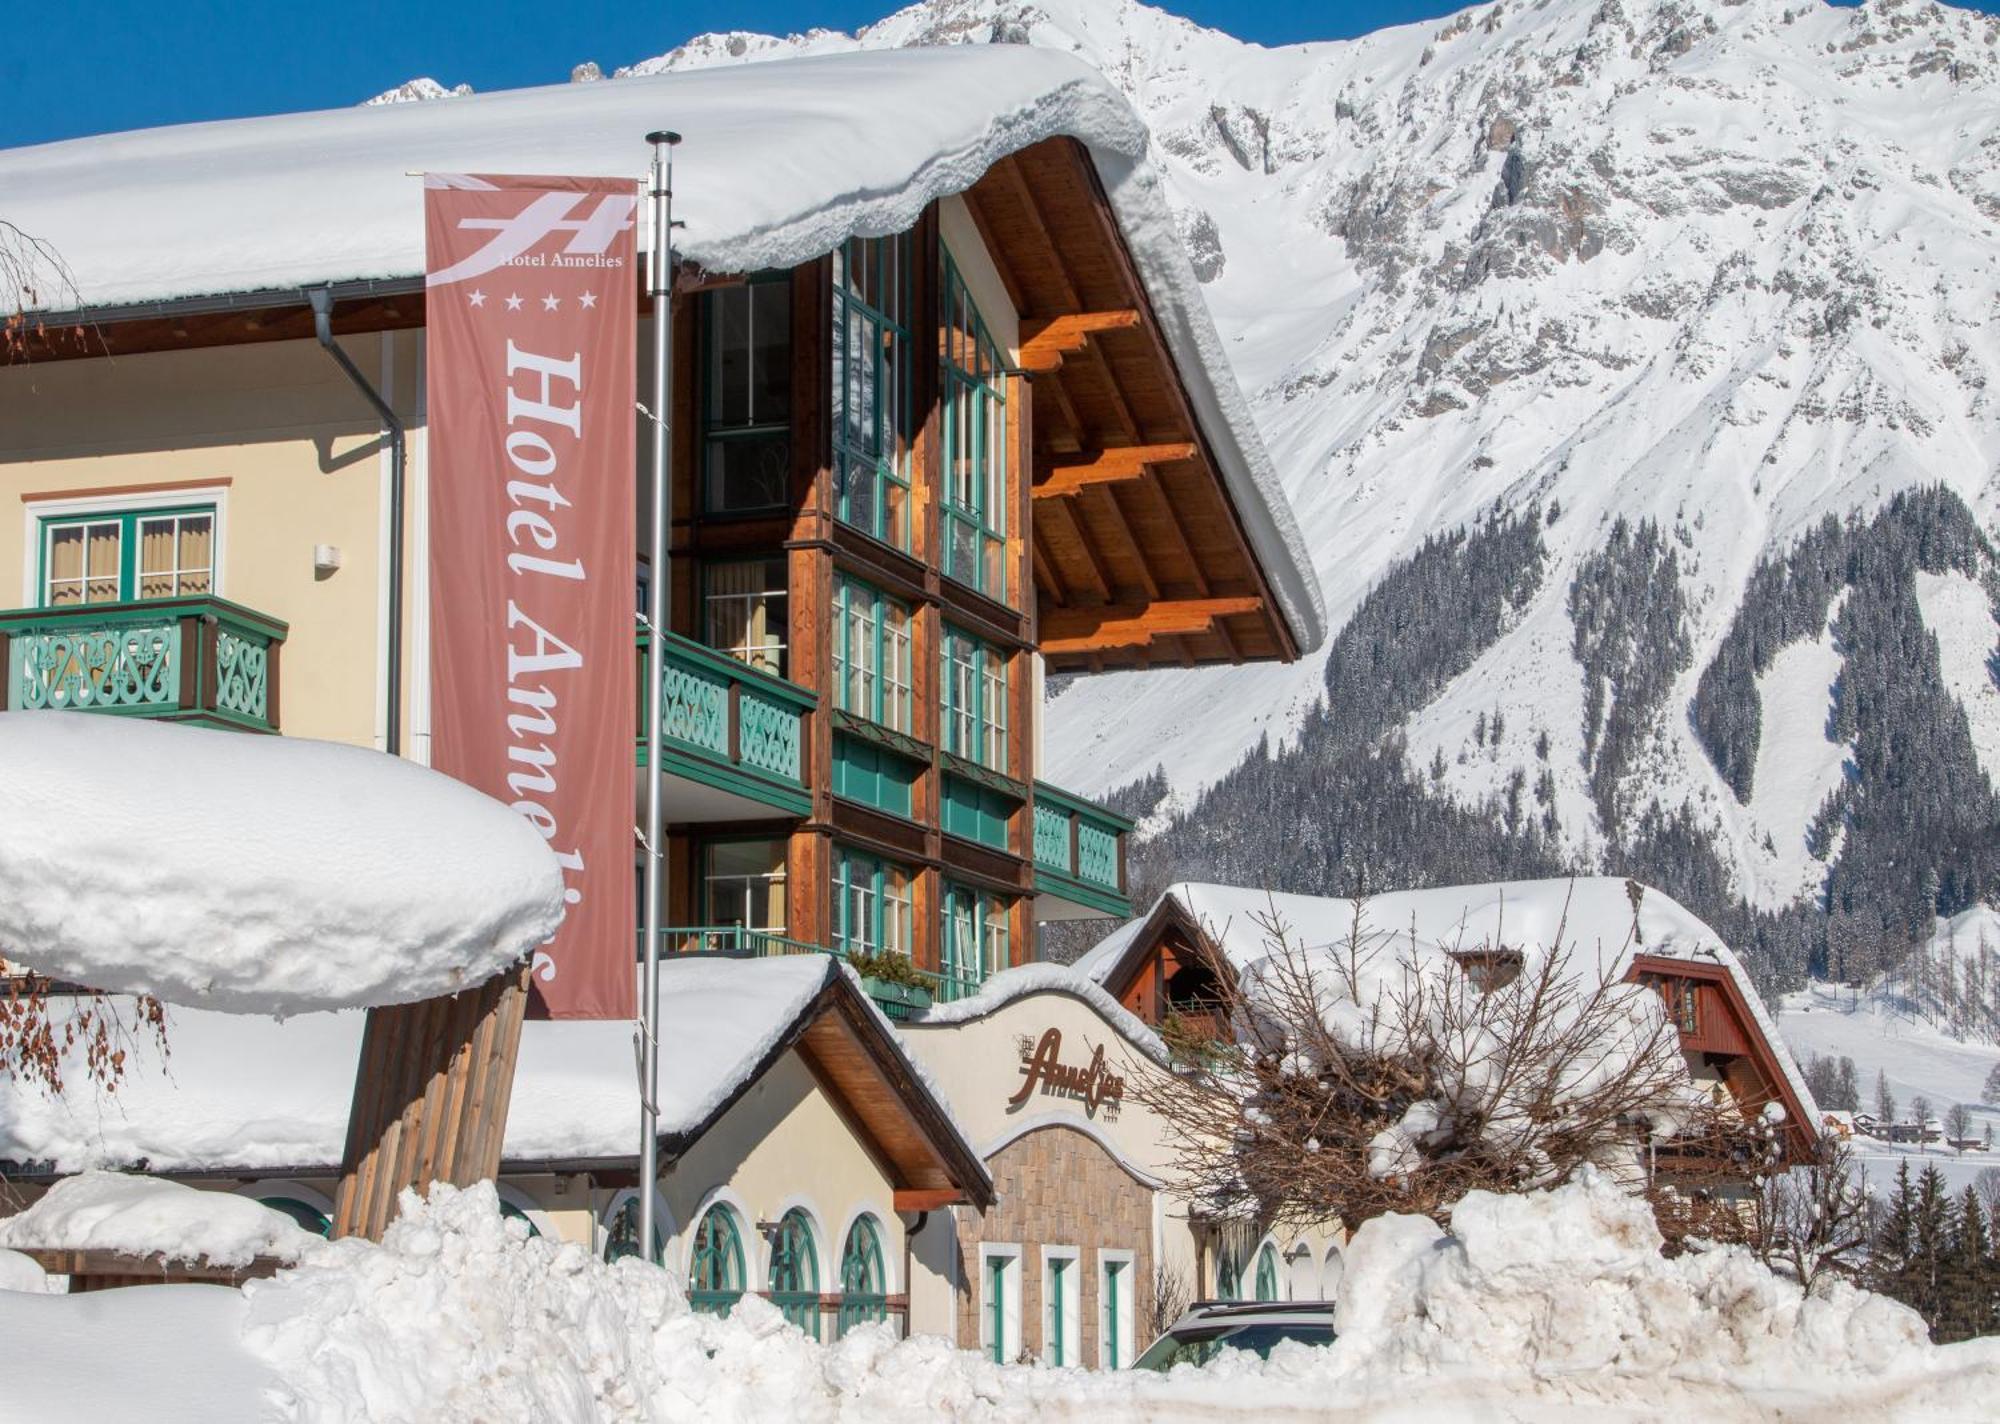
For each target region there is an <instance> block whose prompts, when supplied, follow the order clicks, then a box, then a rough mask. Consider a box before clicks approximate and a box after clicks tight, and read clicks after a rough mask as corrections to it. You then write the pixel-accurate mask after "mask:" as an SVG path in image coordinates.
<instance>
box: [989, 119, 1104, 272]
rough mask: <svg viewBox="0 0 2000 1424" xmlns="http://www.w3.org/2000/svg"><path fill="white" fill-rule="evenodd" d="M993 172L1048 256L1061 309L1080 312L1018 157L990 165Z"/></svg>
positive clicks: (1059, 249)
mask: <svg viewBox="0 0 2000 1424" xmlns="http://www.w3.org/2000/svg"><path fill="white" fill-rule="evenodd" d="M993 171H994V172H997V173H998V174H999V175H1000V179H1001V181H1002V182H1004V183H1005V184H1007V186H1008V187H1009V188H1011V189H1012V190H1013V193H1014V200H1015V201H1016V202H1017V203H1019V204H1020V205H1021V211H1022V213H1023V214H1024V215H1025V216H1026V217H1027V219H1028V226H1029V227H1030V228H1032V229H1033V230H1034V232H1035V234H1036V236H1038V237H1040V238H1041V240H1042V247H1043V248H1044V250H1046V251H1047V253H1048V257H1049V275H1050V276H1052V277H1054V278H1055V280H1056V286H1057V287H1058V288H1059V291H1058V293H1057V296H1058V297H1059V298H1060V300H1061V302H1062V306H1063V310H1065V311H1080V310H1082V308H1083V299H1082V298H1081V297H1079V296H1077V294H1076V283H1074V282H1072V281H1071V280H1070V276H1069V269H1068V268H1067V267H1065V266H1064V265H1063V260H1062V247H1061V246H1060V245H1059V244H1058V243H1057V242H1056V240H1055V239H1054V238H1053V237H1051V236H1050V235H1049V224H1048V220H1047V219H1046V218H1044V217H1043V216H1042V205H1041V204H1040V203H1038V202H1036V201H1035V190H1034V189H1033V188H1032V187H1031V186H1030V185H1029V183H1028V177H1027V175H1026V174H1025V173H1023V172H1022V171H1021V159H1020V155H1018V154H1009V155H1008V156H1007V158H1006V159H1005V160H1004V161H1003V162H1001V163H998V164H996V165H994V169H993Z"/></svg>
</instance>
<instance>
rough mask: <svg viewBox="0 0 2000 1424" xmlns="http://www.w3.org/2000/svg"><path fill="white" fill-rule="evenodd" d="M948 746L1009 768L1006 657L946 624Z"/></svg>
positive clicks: (972, 758)
mask: <svg viewBox="0 0 2000 1424" xmlns="http://www.w3.org/2000/svg"><path fill="white" fill-rule="evenodd" d="M942 661H943V668H942V672H943V678H942V682H943V700H944V749H945V750H946V751H948V752H952V753H954V754H956V755H958V756H962V757H964V758H965V759H966V760H967V761H976V762H978V763H979V764H980V765H981V766H985V767H990V768H992V769H993V770H994V771H1005V770H1006V769H1007V659H1006V658H1005V657H1004V656H1003V655H1002V654H1001V653H1000V651H999V650H998V649H997V648H992V647H988V646H987V645H986V644H985V643H982V642H980V641H979V639H977V638H975V637H973V636H972V635H971V634H969V633H961V632H960V631H958V629H956V628H952V627H947V628H946V629H945V630H944V643H943V648H942Z"/></svg>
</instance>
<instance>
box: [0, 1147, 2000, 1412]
mask: <svg viewBox="0 0 2000 1424" xmlns="http://www.w3.org/2000/svg"><path fill="white" fill-rule="evenodd" d="M1659 1245H1660V1239H1659V1234H1658V1232H1657V1230H1656V1229H1655V1228H1654V1226H1653V1222H1652V1218H1651V1215H1650V1212H1649V1210H1648V1209H1647V1207H1646V1206H1645V1204H1644V1203H1643V1202H1640V1201H1637V1200H1635V1199H1633V1198H1630V1197H1627V1196H1626V1195H1624V1194H1623V1193H1621V1192H1619V1191H1618V1190H1616V1189H1615V1188H1614V1187H1612V1186H1611V1185H1610V1183H1609V1182H1608V1181H1607V1180H1606V1179H1604V1178H1602V1177H1597V1176H1591V1177H1589V1178H1587V1179H1586V1180H1583V1181H1579V1182H1577V1183H1574V1184H1572V1185H1570V1186H1566V1187H1562V1188H1560V1189H1557V1190H1555V1191H1549V1192H1540V1193H1532V1194H1527V1195H1521V1196H1491V1195H1487V1194H1484V1193H1475V1194H1474V1195H1472V1196H1470V1197H1468V1198H1466V1200H1465V1201H1464V1202H1463V1203H1462V1204H1461V1205H1460V1206H1459V1207H1458V1208H1457V1210H1456V1212H1455V1213H1454V1214H1453V1217H1452V1230H1451V1232H1450V1233H1445V1232H1442V1231H1440V1230H1439V1229H1438V1228H1437V1226H1436V1225H1435V1224H1434V1223H1432V1222H1430V1221H1428V1220H1425V1219H1422V1218H1413V1217H1382V1218H1377V1219H1376V1220H1374V1221H1371V1222H1370V1223H1368V1224H1367V1225H1366V1226H1364V1227H1363V1228H1362V1229H1361V1231H1360V1232H1358V1233H1357V1234H1356V1236H1355V1238H1354V1240H1353V1242H1352V1243H1351V1244H1350V1247H1349V1250H1348V1269H1347V1276H1346V1279H1345V1281H1344V1283H1343V1285H1342V1288H1341V1295H1340V1298H1339V1301H1338V1302H1337V1324H1338V1329H1339V1332H1340V1337H1339V1339H1338V1340H1337V1342H1336V1343H1335V1344H1334V1345H1332V1346H1331V1347H1329V1348H1326V1349H1321V1350H1309V1349H1305V1348H1303V1347H1293V1346H1285V1347H1280V1348H1279V1349H1278V1350H1277V1351H1276V1352H1274V1354H1273V1356H1272V1358H1271V1359H1270V1360H1269V1361H1268V1362H1262V1361H1258V1360H1256V1359H1254V1358H1252V1357H1248V1356H1241V1355H1233V1354H1232V1355H1225V1356H1224V1357H1223V1358H1222V1359H1221V1360H1220V1361H1218V1362H1216V1363H1214V1364H1212V1365H1210V1366H1209V1367H1207V1368H1206V1369H1204V1370H1201V1371H1193V1370H1189V1369H1185V1368H1184V1369H1182V1370H1180V1371H1177V1372H1176V1373H1175V1374H1174V1375H1172V1376H1170V1377H1167V1378H1161V1377H1159V1376H1153V1375H1138V1374H1134V1373H1130V1372H1125V1373H1093V1372H1088V1371H1084V1370H1080V1369H1047V1368H1041V1367H1010V1368H1002V1367H999V1366H996V1365H994V1364H992V1363H991V1362H989V1361H987V1360H985V1359H982V1358H981V1357H979V1356H977V1355H975V1354H972V1353H969V1352H965V1351H959V1350H954V1349H952V1348H951V1347H950V1346H948V1345H946V1344H945V1343H944V1342H943V1341H941V1340H936V1339H917V1340H910V1341H902V1342H898V1341H895V1340H893V1339H892V1338H891V1337H890V1335H889V1333H888V1331H887V1329H886V1328H884V1327H878V1326H869V1327H864V1328H861V1329H858V1330H856V1331H854V1332H853V1333H851V1334H850V1335H848V1336H847V1337H846V1338H845V1339H843V1340H841V1341H840V1342H838V1343H837V1344H834V1345H830V1346H821V1345H817V1344H815V1343H813V1342H811V1341H809V1340H807V1339H806V1338H805V1336H803V1335H802V1334H800V1333H799V1332H798V1331H797V1330H794V1329H793V1328H791V1327H790V1326H788V1325H786V1324H785V1323H784V1321H783V1319H782V1317H781V1316H780V1315H779V1313H778V1312H777V1311H776V1310H775V1309H774V1308H773V1307H771V1306H770V1305H768V1304H767V1303H766V1302H763V1301H761V1300H756V1299H754V1298H753V1299H749V1300H746V1301H744V1302H742V1303H741V1304H739V1305H738V1306H737V1307H736V1309H735V1312H734V1313H733V1314H732V1315H731V1316H730V1317H729V1318H728V1319H718V1318H716V1317H714V1316H709V1315H699V1314H695V1313H693V1312H691V1311H690V1310H689V1309H688V1307H687V1305H686V1303H685V1300H684V1297H683V1294H682V1291H681V1288H680V1286H679V1285H678V1283H677V1282H676V1280H675V1279H674V1277H673V1276H671V1275H670V1274H669V1273H667V1272H664V1271H659V1270H655V1269H653V1268H651V1267H648V1266H646V1265H644V1264H642V1263H640V1262H637V1261H631V1260H626V1261H620V1262H618V1263H616V1264H613V1265H606V1264H604V1263H603V1262H600V1261H598V1260H596V1259H595V1258H594V1257H592V1256H591V1255H590V1254H589V1253H587V1252H586V1251H585V1250H584V1249H583V1248H582V1247H581V1246H578V1245H576V1244H574V1243H561V1242H555V1241H550V1240H547V1239H544V1238H540V1237H535V1238H529V1237H527V1235H526V1228H525V1227H523V1226H522V1225H520V1224H519V1223H518V1222H509V1221H506V1220H504V1219H503V1218H502V1217H501V1216H500V1215H499V1211H498V1203H497V1201H496V1199H495V1197H494V1194H493V1191H492V1188H491V1187H490V1186H481V1187H475V1188H470V1189H468V1190H465V1191H454V1190H452V1189H450V1188H444V1187H441V1188H438V1189H437V1191H436V1193H435V1195H434V1196H433V1198H432V1199H431V1201H430V1202H428V1203H423V1202H418V1201H416V1200H415V1199H414V1198H412V1199H408V1200H406V1202H405V1204H404V1215H403V1216H402V1218H401V1219H400V1220H399V1221H398V1222H397V1223H396V1224H395V1225H394V1226H392V1227H391V1228H390V1230H389V1233H388V1235H387V1238H386V1239H385V1240H384V1241H383V1243H382V1244H381V1245H379V1246H377V1245H374V1244H371V1243H368V1242H365V1241H357V1240H349V1241H341V1242H333V1243H325V1242H314V1243H312V1244H310V1245H309V1246H308V1248H307V1251H306V1255H305V1259H304V1261H303V1263H302V1264H301V1265H300V1266H299V1267H297V1268H296V1269H293V1270H288V1271H284V1272H281V1273H280V1274H279V1275H278V1276H277V1277H275V1278H274V1279H272V1280H269V1281H263V1282H254V1283H252V1284H251V1285H250V1286H248V1287H246V1289H245V1292H244V1294H243V1295H242V1296H237V1297H235V1298H236V1299H237V1300H238V1301H242V1300H243V1299H244V1297H245V1296H247V1304H245V1305H243V1307H242V1308H241V1309H238V1310H236V1311H234V1312H230V1313H224V1312H214V1313H212V1314H211V1315H210V1316H208V1317H206V1319H207V1320H208V1321H210V1322H214V1323H211V1324H209V1325H208V1327H207V1328H208V1331H209V1334H208V1337H207V1338H205V1339H203V1340H201V1341H199V1342H198V1344H199V1345H200V1348H201V1350H202V1351H204V1352H207V1353H209V1354H212V1355H213V1357H214V1359H215V1361H216V1363H217V1364H218V1366H226V1367H227V1369H226V1370H224V1371H223V1377H225V1378H240V1379H244V1380H253V1381H254V1380H256V1379H257V1378H259V1376H260V1373H261V1372H262V1371H268V1372H270V1373H269V1377H270V1378H271V1379H273V1380H275V1381H277V1383H275V1384H273V1385H270V1386H267V1388H268V1390H269V1394H268V1396H267V1398H268V1401H269V1402H270V1403H271V1404H273V1405H275V1406H276V1408H277V1410H278V1412H279V1414H280V1415H281V1417H285V1418H290V1419H295V1420H310V1421H334V1420H343V1421H344V1420H363V1419H407V1418H423V1419H430V1420H438V1421H456V1420H475V1419H476V1420H481V1421H494V1422H495V1424H498V1421H512V1420H520V1421H528V1420H534V1421H557V1422H558V1424H562V1421H584V1420H680V1419H688V1420H693V1419H702V1420H712V1421H725V1424H726V1421H733V1420H762V1419H787V1420H792V1421H795V1424H818V1421H836V1420H838V1421H847V1420H855V1421H859V1420H870V1421H876V1420H891V1421H895V1420H910V1421H919V1420H923V1421H928V1420H932V1419H937V1418H956V1419H972V1420H1029V1419H1044V1418H1064V1417H1067V1418H1080V1417H1084V1416H1085V1415H1086V1414H1087V1415H1088V1416H1089V1417H1090V1418H1092V1419H1093V1420H1096V1421H1108V1420H1122V1419H1135V1420H1136V1419H1151V1420H1158V1419H1190V1420H1192V1419H1197V1418H1206V1419H1248V1418H1259V1419H1267V1418H1272V1417H1281V1418H1282V1417H1298V1418H1316V1419H1325V1418H1329V1417H1339V1418H1348V1419H1387V1418H1408V1419H1415V1418H1426V1417H1428V1418H1435V1417H1437V1416H1438V1414H1439V1413H1440V1412H1447V1413H1463V1414H1469V1415H1474V1416H1476V1417H1479V1418H1482V1419H1490V1420H1514V1419H1538V1420H1539V1419H1551V1418H1578V1419H1584V1418H1588V1419H1591V1420H1593V1421H1602V1420H1606V1419H1610V1420H1620V1419H1630V1420H1637V1419H1653V1418H1658V1417H1661V1416H1662V1415H1666V1414H1692V1413H1696V1412H1699V1413H1700V1415H1701V1416H1702V1417H1705V1418H1706V1419H1709V1420H1711V1421H1715V1424H1729V1421H1735V1420H1746V1421H1747V1420H1753V1419H1766V1418H1769V1417H1771V1415H1772V1414H1773V1413H1775V1412H1778V1411H1780V1410H1786V1411H1790V1412H1791V1413H1792V1415H1793V1416H1794V1417H1820V1416H1821V1415H1822V1414H1825V1415H1828V1416H1830V1415H1832V1414H1834V1413H1836V1412H1837V1413H1839V1414H1841V1415H1842V1416H1843V1417H1849V1418H1858V1417H1867V1418H1871V1419H1907V1420H1917V1419H1923V1420H1950V1419H1964V1420H1972V1419H1980V1418H1985V1417H1987V1405H1988V1404H1989V1403H1990V1398H1989V1396H1990V1388H1991V1380H1992V1379H1993V1377H1994V1375H1993V1372H1994V1371H1995V1370H1996V1369H2000V1343H1996V1342H1992V1341H1985V1342H1974V1343H1972V1344H1967V1345H1954V1346H1948V1347H1943V1348H1938V1347H1933V1346H1931V1345H1930V1344H1929V1343H1928V1342H1927V1341H1926V1340H1925V1338H1924V1331H1923V1325H1922V1323H1921V1321H1920V1320H1919V1319H1918V1318H1917V1316H1916V1315H1914V1314H1913V1313H1912V1312H1911V1311H1909V1310H1907V1309H1905V1308H1904V1307H1903V1306H1901V1305H1898V1304H1895V1303H1894V1302H1891V1301H1888V1300H1885V1299H1883V1298H1881V1297H1878V1296H1873V1295H1869V1294H1866V1293H1864V1292H1861V1291H1857V1290H1854V1289H1851V1288H1849V1287H1847V1286H1845V1285H1836V1286H1835V1287H1833V1288H1832V1289H1831V1290H1830V1291H1827V1292H1826V1293H1824V1294H1823V1295H1819V1296H1813V1297H1808V1296H1807V1295H1805V1294H1804V1292H1802V1291H1801V1290H1800V1289H1799V1288H1798V1287H1797V1286H1795V1285H1792V1284H1791V1283H1789V1282H1787V1281H1784V1280H1782V1279H1779V1278H1778V1277H1775V1276H1773V1275H1772V1274H1771V1273H1770V1272H1769V1271H1767V1270H1766V1269H1764V1268H1763V1267H1762V1266H1761V1265H1759V1264H1758V1263H1757V1262H1756V1261H1755V1260H1754V1259H1752V1258H1751V1257H1750V1256H1748V1255H1747V1254H1745V1253H1743V1252H1741V1251H1739V1250H1735V1249H1733V1248H1731V1249H1723V1250H1717V1251H1712V1252H1707V1253H1702V1254H1697V1255H1691V1256H1684V1257H1682V1258H1680V1259H1678V1260H1674V1261H1668V1260H1666V1259H1664V1258H1662V1257H1661V1255H1660V1254H1659ZM121 1294H123V1295H126V1296H128V1297H129V1301H130V1304H131V1305H132V1306H133V1307H135V1308H136V1307H138V1306H140V1305H141V1304H143V1303H144V1302H145V1301H147V1300H157V1301H158V1303H159V1305H160V1308H161V1311H162V1313H163V1314H164V1313H165V1312H168V1311H173V1310H177V1309H178V1307H179V1305H180V1301H179V1299H178V1298H177V1297H176V1296H175V1294H174V1292H172V1291H162V1290H151V1291H145V1292H129V1293H121ZM66 1304H67V1302H64V1301H62V1300H60V1299H56V1298H50V1299H42V1298H37V1297H28V1296H14V1297H7V1296H4V1295H0V1328H4V1329H5V1330H6V1332H7V1336H8V1339H9V1341H10V1343H12V1344H14V1345H16V1346H17V1348H16V1350H15V1351H14V1362H13V1363H10V1370H14V1369H18V1370H20V1371H21V1372H22V1374H21V1377H20V1378H19V1379H18V1380H16V1381H14V1382H13V1384H14V1387H18V1388H19V1389H20V1390H21V1391H22V1392H23V1394H22V1397H25V1398H31V1399H32V1398H40V1397H43V1394H44V1393H46V1390H47V1387H48V1383H49V1381H50V1380H51V1379H63V1380H66V1381H67V1384H66V1385H65V1388H66V1389H67V1390H68V1393H65V1394H63V1395H61V1396H59V1397H61V1398H64V1399H65V1400H66V1401H68V1402H69V1403H70V1405H71V1406H72V1407H74V1408H75V1409H76V1410H77V1412H79V1413H81V1412H83V1411H84V1410H85V1409H86V1408H87V1407H88V1406H89V1405H90V1403H91V1400H90V1398H89V1396H90V1393H91V1391H92V1390H98V1391H108V1390H110V1389H111V1388H113V1386H114V1384H115V1382H116V1377H117V1371H116V1370H115V1369H114V1370H110V1371H106V1370H100V1369H98V1368H97V1365H96V1361H97V1359H98V1358H99V1357H102V1356H104V1355H105V1354H106V1352H107V1351H108V1349H109V1348H111V1347H110V1346H109V1345H108V1343H107V1340H106V1339H105V1337H104V1336H103V1335H102V1334H100V1333H95V1332H89V1331H76V1332H73V1333H61V1331H60V1329H59V1328H58V1327H59V1325H60V1322H61V1321H65V1320H68V1319H69V1318H70V1317H69V1316H67V1315H66V1314H64V1307H65V1305H66ZM231 1319H233V1321H234V1322H235V1325H236V1327H237V1329H236V1332H235V1333H231V1332H229V1331H227V1330H225V1329H224V1328H222V1324H221V1323H222V1322H226V1321H229V1320H231ZM49 1322H57V1325H56V1326H52V1325H50V1324H49ZM136 1323H138V1322H134V1321H129V1320H128V1321H127V1322H126V1324H127V1325H128V1326H130V1325H133V1324H136ZM185 1333H186V1332H183V1334H185ZM183 1364H184V1366H185V1367H186V1368H185V1370H184V1371H183V1373H185V1374H186V1375H187V1376H188V1377H189V1379H188V1381H187V1382H185V1383H183V1382H178V1381H176V1380H173V1379H162V1380H159V1381H155V1382H154V1383H153V1385H152V1388H153V1389H154V1391H155V1393H156V1394H157V1395H158V1396H159V1403H160V1405H161V1407H162V1409H163V1410H165V1412H167V1413H169V1414H171V1413H172V1412H173V1411H172V1409H171V1407H170V1406H171V1405H172V1403H173V1399H172V1397H171V1396H172V1395H173V1393H174V1391H175V1390H176V1389H182V1388H185V1389H193V1388H194V1387H195V1384H194V1381H195V1380H196V1379H198V1378H199V1376H200V1375H201V1365H202V1360H201V1359H200V1358H199V1357H198V1356H197V1357H194V1358H185V1359H184V1360H183ZM125 1383H126V1385H127V1386H128V1387H129V1385H130V1383H131V1382H130V1381H129V1380H127V1381H125ZM119 1398H121V1396H115V1395H109V1394H107V1395H106V1400H107V1401H109V1402H115V1401H116V1400H118V1399H119ZM122 1398H124V1399H125V1400H127V1401H128V1402H129V1396H123V1397H122ZM209 1399H210V1403H211V1405H213V1404H214V1403H215V1402H216V1401H214V1399H213V1395H212V1394H211V1395H210V1397H209ZM1332 1401H1338V1402H1339V1404H1338V1406H1337V1407H1338V1408H1339V1409H1340V1411H1341V1412H1340V1413H1339V1414H1337V1415H1334V1414H1329V1407H1330V1402H1332ZM237 1405H238V1409H237V1411H236V1413H235V1414H232V1417H238V1416H241V1415H249V1414H251V1413H253V1412H254V1411H255V1407H256V1402H255V1401H253V1400H252V1399H250V1398H248V1397H246V1398H244V1399H242V1400H240V1401H237Z"/></svg>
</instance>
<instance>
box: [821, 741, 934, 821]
mask: <svg viewBox="0 0 2000 1424" xmlns="http://www.w3.org/2000/svg"><path fill="white" fill-rule="evenodd" d="M922 775H923V767H922V766H921V765H920V764H918V763H917V762H914V761H911V760H910V759H909V758H908V757H904V756H898V755H897V754H896V753H895V752H892V751H890V750H888V749H887V748H886V747H878V746H876V745H875V744H874V743H872V742H867V741H863V740H862V739H861V738H859V737H850V736H847V735H845V734H841V733H836V734H835V736H834V739H833V794H834V795H836V796H838V797H841V798H842V799H843V800H847V801H858V802H860V803H861V804H862V805H864V806H873V807H874V808H875V809H876V810H878V811H887V812H888V813H889V814H890V815H892V816H901V817H902V818H903V819H904V820H908V819H910V816H911V814H912V807H913V805H914V804H915V801H914V798H915V790H914V788H915V786H916V784H917V780H918V778H919V777H921V776H922Z"/></svg>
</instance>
